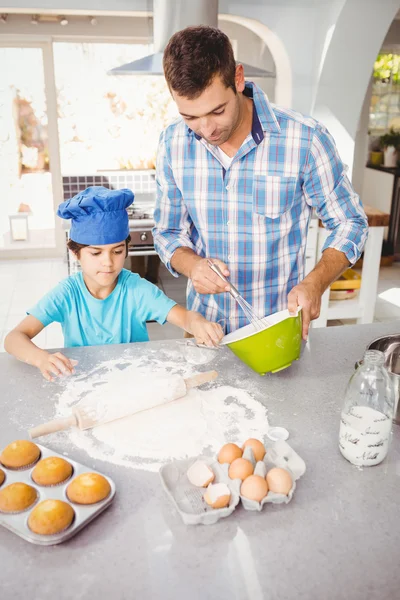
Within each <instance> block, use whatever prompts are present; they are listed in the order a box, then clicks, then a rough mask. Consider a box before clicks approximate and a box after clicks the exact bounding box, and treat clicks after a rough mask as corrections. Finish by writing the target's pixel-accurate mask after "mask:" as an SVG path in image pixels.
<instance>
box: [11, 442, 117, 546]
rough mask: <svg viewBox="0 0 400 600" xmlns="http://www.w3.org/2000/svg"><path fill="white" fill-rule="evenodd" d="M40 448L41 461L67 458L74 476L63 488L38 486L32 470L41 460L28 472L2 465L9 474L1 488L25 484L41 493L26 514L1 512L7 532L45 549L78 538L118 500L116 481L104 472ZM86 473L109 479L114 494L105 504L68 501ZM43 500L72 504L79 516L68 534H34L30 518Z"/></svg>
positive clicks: (67, 530)
mask: <svg viewBox="0 0 400 600" xmlns="http://www.w3.org/2000/svg"><path fill="white" fill-rule="evenodd" d="M36 445H37V446H38V448H39V449H40V452H41V455H40V458H39V460H41V459H42V458H47V457H49V456H57V457H59V458H63V459H64V460H66V461H67V462H69V463H70V464H71V465H72V468H73V473H72V476H71V477H70V478H69V479H67V480H66V481H65V482H63V483H60V484H59V485H55V486H51V487H44V486H40V485H37V484H36V483H35V482H34V481H33V479H32V471H33V469H34V468H35V466H36V465H37V463H38V462H39V461H36V463H35V464H34V465H32V466H31V467H29V468H28V469H23V470H22V469H21V470H12V469H7V467H4V466H3V465H0V468H1V469H2V470H3V471H4V473H5V475H6V478H5V480H4V482H3V484H2V485H1V486H0V489H4V487H5V486H6V485H9V484H10V483H17V482H21V483H26V484H28V485H30V486H31V487H33V488H34V489H35V490H36V492H37V494H38V498H37V500H36V502H35V503H34V504H32V505H31V506H30V507H29V508H28V509H27V510H25V511H23V512H20V513H14V514H9V513H4V512H0V525H2V526H3V527H5V528H6V529H9V530H10V531H12V532H13V533H15V534H16V535H19V536H20V537H22V538H23V539H24V540H26V541H27V542H31V543H32V544H39V545H41V546H52V545H55V544H61V543H62V542H65V541H66V540H69V539H70V538H72V537H73V536H74V535H76V534H77V533H78V531H80V530H81V529H83V527H85V526H86V525H88V524H89V523H90V521H93V519H95V518H96V517H98V516H99V514H100V513H102V512H103V511H104V510H105V509H106V508H107V507H108V506H110V504H111V502H112V501H113V499H114V496H115V491H116V489H115V483H114V482H113V480H112V479H111V478H110V477H108V476H107V475H104V473H100V471H96V470H95V469H88V468H87V467H85V465H82V464H81V463H78V462H76V461H75V460H72V459H70V458H69V457H68V458H66V457H65V456H63V455H62V454H59V453H57V452H54V451H53V450H50V449H49V448H46V447H45V446H41V445H40V444H36ZM82 473H98V474H99V475H102V476H103V477H105V478H106V479H107V481H108V483H109V484H110V486H111V492H110V494H109V495H108V496H107V498H105V499H104V500H102V501H101V502H97V503H96V504H89V505H82V504H76V503H74V502H71V501H70V500H68V498H67V494H66V490H67V487H68V485H69V484H70V483H71V481H72V480H73V479H74V478H75V477H76V476H77V475H81V474H82ZM42 500H63V501H64V502H67V504H70V505H71V506H72V508H73V509H74V513H75V517H74V520H73V521H72V524H71V525H70V526H69V527H68V528H67V529H65V530H64V531H61V532H60V533H55V534H54V535H38V534H36V533H33V531H31V530H30V529H29V527H28V517H29V514H30V512H31V510H32V509H33V508H34V507H35V506H36V505H37V504H38V503H39V502H42Z"/></svg>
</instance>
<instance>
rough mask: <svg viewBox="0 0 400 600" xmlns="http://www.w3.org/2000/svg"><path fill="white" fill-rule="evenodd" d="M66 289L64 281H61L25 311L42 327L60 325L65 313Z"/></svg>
mask: <svg viewBox="0 0 400 600" xmlns="http://www.w3.org/2000/svg"><path fill="white" fill-rule="evenodd" d="M67 295H68V289H67V286H66V284H65V282H64V281H61V282H60V283H59V284H58V285H57V286H56V287H55V288H53V289H52V290H50V292H48V293H47V294H46V295H45V296H43V298H42V299H41V300H39V302H38V303H37V304H35V306H33V307H32V308H31V309H30V310H28V311H27V314H28V315H32V316H33V317H35V318H36V319H38V320H39V321H40V322H41V323H42V324H43V325H44V327H47V326H48V325H50V323H54V322H57V323H62V322H63V321H64V319H65V317H66V312H67V310H66V309H67V304H68V303H67Z"/></svg>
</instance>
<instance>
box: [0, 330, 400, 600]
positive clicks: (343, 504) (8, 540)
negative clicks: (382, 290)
mask: <svg viewBox="0 0 400 600" xmlns="http://www.w3.org/2000/svg"><path fill="white" fill-rule="evenodd" d="M399 331H400V322H397V323H378V324H374V325H360V326H347V327H334V328H328V329H316V330H312V332H311V336H310V338H311V339H310V345H309V347H307V348H305V349H304V352H303V356H302V358H301V360H300V361H299V362H297V363H296V364H294V365H292V367H291V368H290V369H288V370H286V371H283V372H281V373H278V374H276V375H273V376H266V377H264V378H262V377H259V376H258V375H256V374H254V373H252V372H251V371H250V370H249V369H247V367H245V366H244V365H242V364H241V363H240V362H239V361H238V359H236V358H235V357H234V356H233V355H232V354H231V353H230V352H229V350H228V349H225V350H224V351H221V354H219V355H218V360H217V364H216V365H215V368H217V369H218V370H219V372H220V374H221V376H220V380H219V381H220V382H221V383H223V382H229V378H230V373H232V369H234V370H235V374H236V375H237V373H238V372H239V373H241V374H242V375H243V377H242V386H243V388H246V384H247V385H248V384H249V380H251V390H252V393H254V390H256V394H255V395H256V397H257V398H258V399H259V400H260V401H261V402H263V401H264V402H265V400H264V399H265V396H266V390H268V398H269V400H268V405H267V407H268V418H269V422H270V425H284V426H285V427H287V429H288V430H289V431H290V434H291V436H290V439H289V442H290V443H291V444H292V446H293V447H294V449H295V450H296V451H297V452H298V453H299V454H300V456H301V457H302V458H303V459H304V460H305V462H306V464H307V472H306V473H305V475H304V476H303V478H302V479H301V480H300V482H299V483H298V486H297V489H296V493H295V496H294V498H293V500H292V502H291V503H290V504H288V505H281V506H268V507H267V508H266V509H264V511H263V512H262V513H250V512H247V511H244V510H243V508H239V509H238V510H236V512H235V513H234V514H233V515H232V516H231V517H229V518H227V519H224V520H222V521H219V522H218V523H217V524H216V525H213V526H208V527H207V526H192V527H189V526H185V525H184V524H183V523H182V521H181V519H180V516H179V515H178V513H177V512H176V510H175V508H174V507H173V505H172V504H170V503H169V501H168V500H167V497H166V495H165V492H164V491H163V490H162V488H161V486H160V482H159V476H158V474H157V473H150V472H146V471H137V470H133V469H128V468H126V467H122V466H117V465H113V464H112V463H109V462H101V461H94V460H93V459H91V458H89V457H88V456H87V455H86V454H85V452H84V451H82V450H80V449H78V448H77V449H76V451H75V450H74V451H71V458H74V459H75V460H77V461H81V462H82V463H84V464H86V465H88V466H89V467H91V468H97V469H98V470H102V471H103V472H105V473H107V474H108V475H110V476H111V477H112V478H113V479H114V481H115V483H116V485H117V490H118V492H117V496H116V498H115V501H114V503H113V505H112V506H111V507H110V508H109V509H108V510H107V511H106V512H105V513H104V514H103V515H102V516H101V517H99V518H98V519H96V520H95V521H94V522H93V523H91V524H90V525H89V526H88V527H86V528H85V529H84V530H83V531H81V532H80V533H79V534H78V535H77V536H76V537H74V538H73V539H72V540H70V541H68V542H66V543H64V544H61V545H59V546H53V547H41V546H34V545H31V544H29V543H27V542H25V541H24V540H22V539H20V538H18V537H17V536H15V535H13V534H12V533H11V532H9V531H7V530H5V529H4V528H1V527H0V598H1V599H2V600H3V599H4V600H9V599H11V598H12V599H13V600H19V599H24V600H25V598H30V599H31V600H48V599H52V600H53V599H54V598H57V599H59V600H64V599H65V600H67V599H68V600H69V599H72V598H73V599H74V600H79V599H86V598H99V599H102V598H112V599H115V600H120V599H121V600H125V599H126V600H131V599H134V598H138V599H140V600H147V599H149V600H158V599H163V600H166V599H167V600H169V599H171V600H172V599H174V600H178V599H186V598H190V600H196V599H197V598H199V599H200V598H201V599H202V600H205V599H212V600H214V599H215V600H224V599H225V598H226V599H227V600H245V599H249V600H261V599H271V600H286V599H288V600H289V599H296V600H341V599H347V600H367V599H368V600H375V599H376V600H378V599H379V600H392V599H393V600H394V599H395V598H396V599H397V598H399V597H400V568H399V560H400V507H399V504H400V428H399V427H397V426H394V427H393V441H392V444H391V448H390V452H389V455H388V457H387V459H386V460H385V461H384V462H383V463H382V464H381V465H379V466H377V467H371V468H364V469H362V470H361V469H357V468H356V467H353V466H352V465H350V464H349V463H348V462H347V461H346V460H344V459H343V457H342V456H341V455H340V453H339V450H338V443H337V438H338V429H339V414H340V410H341V407H342V403H343V393H344V388H345V385H346V383H347V380H348V378H349V377H350V375H351V373H352V371H353V365H354V363H355V361H356V360H358V359H359V358H361V356H362V354H363V351H364V349H365V347H366V345H367V343H368V342H370V341H371V340H372V339H374V338H375V337H378V336H380V335H385V334H389V333H395V332H397V333H398V332H399ZM171 344H175V342H171V341H170V342H152V343H150V344H149V346H151V348H152V349H157V348H164V349H165V348H166V347H168V345H171ZM126 348H127V346H107V347H97V348H93V347H92V348H79V349H73V351H72V350H66V351H65V353H66V354H70V355H73V356H74V357H77V358H78V359H79V360H80V365H81V368H84V367H90V366H93V365H94V364H95V361H99V360H105V359H109V358H113V357H118V356H119V355H120V353H121V351H122V350H125V349H126ZM129 348H130V351H131V352H132V354H135V353H137V352H141V351H143V344H133V345H131V346H130V347H129ZM207 367H208V365H205V366H203V367H202V369H201V370H206V368H207ZM0 369H1V373H0V407H1V417H0V446H1V447H4V446H5V445H6V444H7V443H9V442H10V441H12V440H13V439H18V438H21V437H26V431H27V429H28V428H29V427H30V426H32V425H33V424H37V423H36V420H35V415H37V413H38V412H39V413H40V414H41V415H45V417H48V418H52V417H53V415H54V404H53V399H54V395H55V393H58V392H59V391H60V390H59V389H58V387H59V386H58V384H51V385H50V384H48V383H46V382H44V381H43V379H42V377H41V375H40V373H38V372H37V371H36V370H34V369H32V368H31V367H29V366H27V365H24V364H22V363H18V362H17V361H16V360H14V359H13V358H11V357H9V356H7V355H5V354H3V355H0ZM20 398H23V399H24V401H23V402H21V401H19V402H17V399H20ZM271 398H272V399H273V400H271ZM274 398H275V399H274ZM52 439H53V438H52ZM54 440H55V441H54V443H53V442H52V444H46V442H45V441H43V442H42V443H44V444H45V445H49V446H50V447H51V448H52V449H53V450H54V451H58V452H62V451H63V447H62V441H58V438H57V437H55V438H54ZM60 440H62V436H61V437H60Z"/></svg>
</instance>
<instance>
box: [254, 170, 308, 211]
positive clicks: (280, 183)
mask: <svg viewBox="0 0 400 600" xmlns="http://www.w3.org/2000/svg"><path fill="white" fill-rule="evenodd" d="M296 183H297V178H296V177H279V176H277V175H255V176H254V179H253V211H254V212H255V213H257V214H259V215H262V216H264V217H267V218H268V219H278V218H279V217H281V216H282V215H283V214H284V213H285V212H287V211H288V210H289V209H290V208H291V207H292V205H293V202H294V198H295V195H296Z"/></svg>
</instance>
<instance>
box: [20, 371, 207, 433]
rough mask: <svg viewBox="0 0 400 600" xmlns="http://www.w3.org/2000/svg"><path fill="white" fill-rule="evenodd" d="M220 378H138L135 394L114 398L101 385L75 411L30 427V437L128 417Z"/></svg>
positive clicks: (198, 376)
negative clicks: (105, 396) (106, 393)
mask: <svg viewBox="0 0 400 600" xmlns="http://www.w3.org/2000/svg"><path fill="white" fill-rule="evenodd" d="M217 377H218V373H217V371H207V372H205V373H198V374H197V375H193V376H192V377H188V378H187V379H184V378H183V377H181V376H180V375H162V376H159V375H152V376H151V380H150V381H149V377H148V376H146V377H143V376H142V377H141V378H140V377H135V378H134V380H133V381H132V396H131V397H129V398H128V397H127V396H126V394H120V395H118V392H117V391H116V393H115V396H113V397H112V398H104V394H103V395H102V394H101V388H100V389H99V390H97V391H96V392H95V393H94V394H92V395H90V396H87V397H86V398H84V399H83V400H81V402H79V403H78V404H77V406H75V407H74V408H73V409H72V414H71V416H69V417H66V418H64V419H54V420H53V421H49V422H48V423H43V425H38V426H37V427H33V428H32V429H30V430H29V435H30V437H31V438H37V437H40V436H43V435H48V434H49V433H54V432H55V431H63V430H65V429H69V428H70V427H79V429H82V430H84V429H91V428H92V427H96V426H97V425H104V424H105V423H110V422H111V421H115V420H117V419H122V418H123V417H129V416H131V415H134V414H136V413H138V412H143V411H145V410H150V409H152V408H155V407H156V406H161V405H163V404H168V403H169V402H174V401H175V400H178V399H179V398H183V397H184V396H185V395H186V392H187V391H188V390H190V389H191V388H194V387H198V386H199V385H202V384H203V383H207V382H208V381H214V379H216V378H217Z"/></svg>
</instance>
